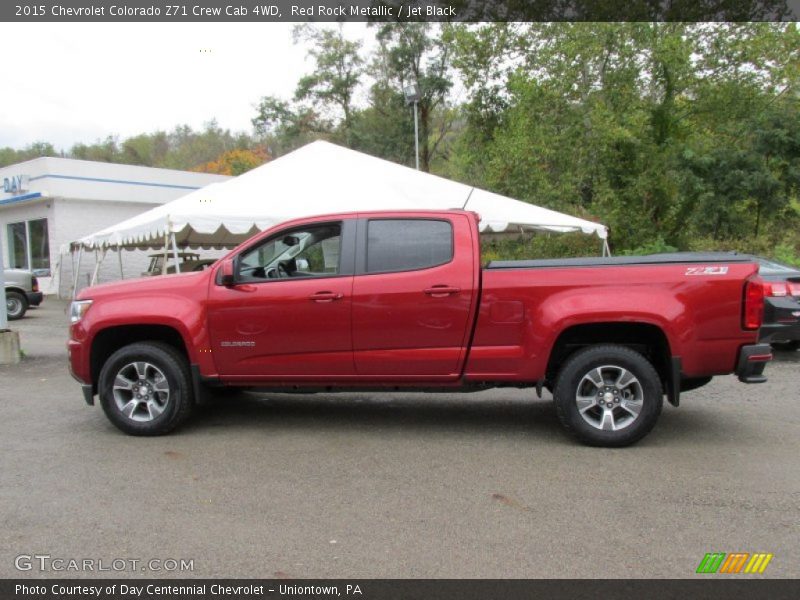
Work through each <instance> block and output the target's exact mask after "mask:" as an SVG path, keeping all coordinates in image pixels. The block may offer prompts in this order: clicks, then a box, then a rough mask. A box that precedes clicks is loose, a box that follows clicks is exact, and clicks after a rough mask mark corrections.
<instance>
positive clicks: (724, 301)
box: [68, 210, 772, 446]
mask: <svg viewBox="0 0 800 600" xmlns="http://www.w3.org/2000/svg"><path fill="white" fill-rule="evenodd" d="M478 223H479V217H478V216H477V215H476V214H474V213H470V212H466V211H457V210H454V211H444V212H426V211H423V212H419V211H414V212H409V211H399V212H376V213H357V214H339V215H328V216H319V217H313V218H304V219H300V220H295V221H292V222H288V223H285V224H282V225H280V226H276V227H273V228H272V229H270V230H268V231H265V232H262V233H260V234H257V235H256V236H254V237H253V238H251V239H250V240H248V241H247V242H245V243H243V244H242V245H240V246H239V247H238V248H236V249H234V250H233V251H231V252H230V253H229V254H228V255H227V256H225V257H224V258H222V259H221V260H219V261H218V262H217V263H216V264H215V265H213V266H212V267H211V268H209V269H208V270H206V271H202V272H195V273H184V274H176V275H168V276H163V277H150V278H146V279H136V280H129V281H124V282H117V283H108V284H104V285H98V286H95V287H90V288H87V289H85V290H83V291H81V293H80V294H79V295H78V297H77V298H76V300H75V301H74V302H73V303H72V305H71V308H70V320H71V326H70V339H69V341H68V349H69V361H70V370H71V372H72V374H73V376H74V377H75V379H77V380H78V381H79V382H80V383H81V385H82V388H83V394H84V398H85V400H86V402H87V403H88V404H90V405H91V404H94V397H95V396H98V398H99V401H100V404H101V405H102V407H103V410H104V411H105V413H106V415H107V416H108V418H109V419H110V420H111V422H112V423H113V424H114V425H116V426H117V427H118V428H119V429H121V430H122V431H124V432H126V433H129V434H134V435H157V434H163V433H167V432H169V431H170V430H172V429H173V428H175V427H176V426H177V425H178V424H180V423H181V422H182V421H184V420H185V419H186V417H187V416H188V415H189V413H190V411H191V409H192V406H193V404H194V403H196V402H197V401H198V400H199V399H200V398H202V397H203V395H204V394H207V393H213V391H214V388H218V387H222V386H237V387H246V388H251V389H253V388H255V389H272V390H279V391H298V392H306V391H307V392H313V391H329V392H330V391H343V390H354V389H355V390H365V389H373V390H374V389H378V390H418V391H427V392H430V391H437V390H438V391H450V392H452V391H475V390H483V389H487V388H491V387H530V388H535V389H536V390H537V392H538V393H540V394H541V390H542V388H547V389H548V390H550V391H551V392H552V395H553V399H554V403H555V408H556V412H557V414H558V418H559V420H560V421H561V423H562V424H563V426H564V427H565V428H566V429H567V430H568V431H569V432H571V433H572V434H574V435H575V436H576V437H577V438H578V439H579V440H581V441H583V442H584V443H588V444H591V445H600V446H624V445H627V444H631V443H633V442H635V441H637V440H639V439H641V438H642V437H643V436H644V435H646V434H647V433H648V432H649V431H650V430H651V429H652V428H653V426H654V425H655V423H656V420H657V419H658V416H659V414H660V412H661V408H662V403H663V399H664V397H665V396H666V398H667V400H668V401H669V402H671V403H672V404H673V405H675V406H677V405H678V403H679V398H680V393H681V392H682V391H687V390H690V389H694V388H696V387H699V386H701V385H704V384H706V383H708V382H709V381H710V380H711V378H712V377H713V376H715V375H724V374H729V373H736V374H737V375H738V377H739V379H740V380H741V381H743V382H746V383H759V382H762V381H765V377H764V376H763V370H764V366H765V364H766V362H768V361H769V360H770V359H771V357H772V356H771V353H770V350H769V346H767V345H764V344H758V343H757V337H758V329H759V327H760V325H761V319H762V312H763V305H764V297H763V290H762V282H761V280H760V279H759V277H758V267H757V266H756V263H755V261H754V260H753V259H752V257H748V256H739V255H731V254H680V255H674V256H670V255H659V256H644V257H621V258H588V259H568V260H537V261H512V262H491V263H489V264H488V265H487V266H485V267H483V268H481V264H480V245H479V243H480V242H479V233H478Z"/></svg>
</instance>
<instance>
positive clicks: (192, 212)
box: [65, 141, 608, 250]
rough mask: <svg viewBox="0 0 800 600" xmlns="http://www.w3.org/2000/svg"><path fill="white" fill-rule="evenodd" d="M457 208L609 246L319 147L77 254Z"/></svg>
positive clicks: (504, 205) (576, 224) (488, 198)
mask: <svg viewBox="0 0 800 600" xmlns="http://www.w3.org/2000/svg"><path fill="white" fill-rule="evenodd" d="M453 208H462V209H466V210H472V211H475V212H477V213H478V214H479V215H480V216H481V225H480V227H481V231H485V232H504V231H530V230H538V231H555V232H569V231H581V232H583V233H586V234H592V233H594V234H596V235H597V236H598V237H599V238H601V239H603V240H605V239H606V237H607V234H608V231H607V229H606V227H605V226H604V225H600V224H598V223H593V222H591V221H586V220H584V219H578V218H576V217H571V216H569V215H565V214H562V213H559V212H556V211H552V210H548V209H546V208H542V207H539V206H535V205H533V204H528V203H526V202H520V201H518V200H513V199H512V198H508V197H505V196H501V195H499V194H494V193H492V192H487V191H485V190H481V189H478V188H473V187H471V186H468V185H464V184H462V183H457V182H455V181H450V180H449V179H444V178H442V177H437V176H435V175H431V174H429V173H423V172H421V171H416V170H414V169H410V168H408V167H405V166H402V165H398V164H395V163H392V162H389V161H386V160H382V159H379V158H375V157H373V156H369V155H367V154H363V153H361V152H356V151H354V150H349V149H347V148H342V147H340V146H336V145H334V144H331V143H328V142H323V141H317V142H313V143H311V144H308V145H306V146H303V147H302V148H300V149H298V150H295V151H294V152H291V153H289V154H287V155H285V156H283V157H281V158H278V159H275V160H273V161H271V162H269V163H267V164H265V165H262V166H261V167H258V168H256V169H253V170H252V171H249V172H247V173H245V174H243V175H240V176H239V177H236V178H234V179H231V180H228V181H226V182H224V183H214V184H211V185H209V186H207V187H204V188H202V189H200V190H197V191H194V192H192V193H190V194H188V195H186V196H183V197H181V198H178V199H176V200H173V201H172V202H169V203H167V204H163V205H161V206H158V207H156V208H153V209H152V210H149V211H147V212H145V213H142V214H141V215H138V216H136V217H133V218H131V219H128V220H126V221H123V222H121V223H118V224H117V225H114V226H112V227H108V228H106V229H103V230H102V231H98V232H97V233H94V234H92V235H88V236H86V237H83V238H81V239H80V240H76V241H74V242H72V243H71V248H72V249H78V248H86V249H89V248H94V249H104V248H109V247H112V248H120V247H125V248H159V247H164V246H165V241H166V240H167V239H168V238H172V239H171V240H170V241H171V243H172V244H173V245H177V246H179V247H198V246H200V247H229V246H233V245H236V244H238V243H240V242H242V241H244V240H245V239H247V237H249V236H251V235H253V234H254V233H256V232H257V231H259V230H262V231H263V230H264V229H267V228H269V227H271V226H273V225H276V224H278V223H281V222H284V221H288V220H290V219H294V218H298V217H305V216H313V215H320V214H333V213H342V212H358V211H374V210H409V209H411V210H413V209H421V210H424V209H432V210H446V209H453ZM173 234H174V238H173V237H172V236H173ZM65 250H66V249H65Z"/></svg>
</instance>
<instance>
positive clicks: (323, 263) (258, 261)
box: [208, 221, 355, 381]
mask: <svg viewBox="0 0 800 600" xmlns="http://www.w3.org/2000/svg"><path fill="white" fill-rule="evenodd" d="M351 230H352V233H351ZM354 230H355V223H354V222H353V221H339V222H333V223H327V222H323V223H314V224H312V225H306V226H303V227H300V228H293V229H288V230H284V231H282V232H280V233H278V234H276V235H273V236H269V237H268V238H266V239H265V240H264V241H262V242H259V243H257V244H255V245H254V246H253V247H251V248H248V249H246V250H245V251H244V252H242V253H241V254H240V255H239V256H238V257H237V258H236V259H235V260H234V278H235V285H230V286H223V285H217V284H214V283H212V284H211V285H212V289H211V291H210V293H209V305H208V319H209V331H210V332H211V341H212V348H213V352H214V360H215V363H216V365H217V369H218V371H219V374H220V376H221V377H222V378H223V379H228V380H230V381H235V380H248V381H259V380H263V381H275V380H286V381H292V380H303V379H311V380H313V379H314V378H315V377H325V376H332V375H342V376H347V375H352V374H353V373H354V367H353V353H352V333H351V300H352V298H351V297H352V284H353V277H352V273H353V267H352V264H351V263H352V251H350V250H349V248H350V246H351V245H353V244H354V238H355V232H354Z"/></svg>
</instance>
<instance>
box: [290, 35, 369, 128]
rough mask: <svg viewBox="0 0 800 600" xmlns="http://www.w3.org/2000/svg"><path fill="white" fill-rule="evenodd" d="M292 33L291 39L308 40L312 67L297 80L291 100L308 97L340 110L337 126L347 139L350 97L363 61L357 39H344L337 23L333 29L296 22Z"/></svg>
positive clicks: (350, 114) (359, 43)
mask: <svg viewBox="0 0 800 600" xmlns="http://www.w3.org/2000/svg"><path fill="white" fill-rule="evenodd" d="M294 36H295V42H297V41H299V40H304V41H306V42H310V44H311V47H310V49H309V51H308V56H309V57H310V58H312V59H313V61H314V70H313V71H312V72H311V73H309V74H308V75H304V76H303V77H301V78H300V80H299V81H298V82H297V89H296V90H295V94H294V98H295V100H296V101H304V100H310V101H312V102H313V103H315V104H316V103H319V104H321V105H322V106H326V107H327V106H330V105H333V106H335V107H337V108H338V109H339V110H341V116H342V127H341V129H342V131H343V134H344V137H345V140H346V141H348V140H349V135H350V127H351V120H352V112H353V96H354V95H355V92H356V88H357V87H358V84H359V81H360V78H361V74H362V72H363V64H364V61H363V60H362V58H361V56H360V54H359V51H360V49H361V42H353V41H350V40H347V39H345V37H344V35H343V33H342V28H341V26H340V27H339V28H338V29H336V30H333V29H320V28H316V27H313V26H311V25H308V24H304V25H299V26H297V27H296V28H295V30H294Z"/></svg>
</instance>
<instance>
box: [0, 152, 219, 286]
mask: <svg viewBox="0 0 800 600" xmlns="http://www.w3.org/2000/svg"><path fill="white" fill-rule="evenodd" d="M226 179H229V177H226V176H224V175H211V174H208V173H192V172H188V171H174V170H171V169H155V168H151V167H138V166H133V165H119V164H111V163H104V162H92V161H86V160H73V159H68V158H37V159H34V160H29V161H26V162H22V163H18V164H15V165H11V166H8V167H3V168H0V180H2V182H3V188H2V190H1V192H2V193H0V240H2V243H1V244H0V246H1V248H0V250H1V251H2V252H3V262H4V264H5V266H6V267H9V266H11V267H20V268H24V269H30V270H33V271H34V272H35V273H36V274H37V275H38V276H39V282H40V287H41V289H42V290H43V291H44V292H45V293H50V294H52V293H57V292H59V291H60V292H61V293H62V294H69V292H70V289H71V287H72V282H73V277H74V273H73V270H72V269H73V268H74V267H75V265H74V264H72V261H71V257H70V256H69V255H66V256H64V257H63V263H62V264H61V265H60V269H59V268H58V267H59V265H58V263H59V259H60V256H59V250H60V248H61V247H62V245H64V244H67V243H69V242H71V241H73V240H76V239H78V238H80V237H82V236H84V235H88V234H90V233H94V232H95V231H98V230H100V229H103V228H105V227H108V226H110V225H113V224H115V223H119V222H120V221H123V220H125V219H128V218H130V217H132V216H134V215H137V214H139V213H142V212H144V211H146V210H149V209H151V208H153V206H155V205H157V204H163V203H165V202H169V201H170V200H174V199H175V198H178V197H180V196H183V195H185V194H188V193H189V192H191V191H192V190H196V189H198V188H201V187H204V186H206V185H208V184H210V183H214V182H217V181H224V180H226ZM94 260H95V257H92V256H85V257H84V260H83V261H82V264H81V273H80V276H79V282H80V283H79V285H78V287H79V288H80V287H83V285H85V284H86V281H87V278H88V276H90V274H91V272H92V271H93V270H94ZM146 267H147V254H146V253H145V252H140V251H133V252H126V253H125V260H124V261H123V269H124V274H125V276H126V277H129V276H137V275H139V274H140V272H141V271H143V270H145V269H146ZM119 276H120V274H119V262H118V261H116V260H106V261H105V262H104V263H103V265H102V269H101V271H100V281H104V280H105V281H108V280H110V279H118V278H119Z"/></svg>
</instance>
